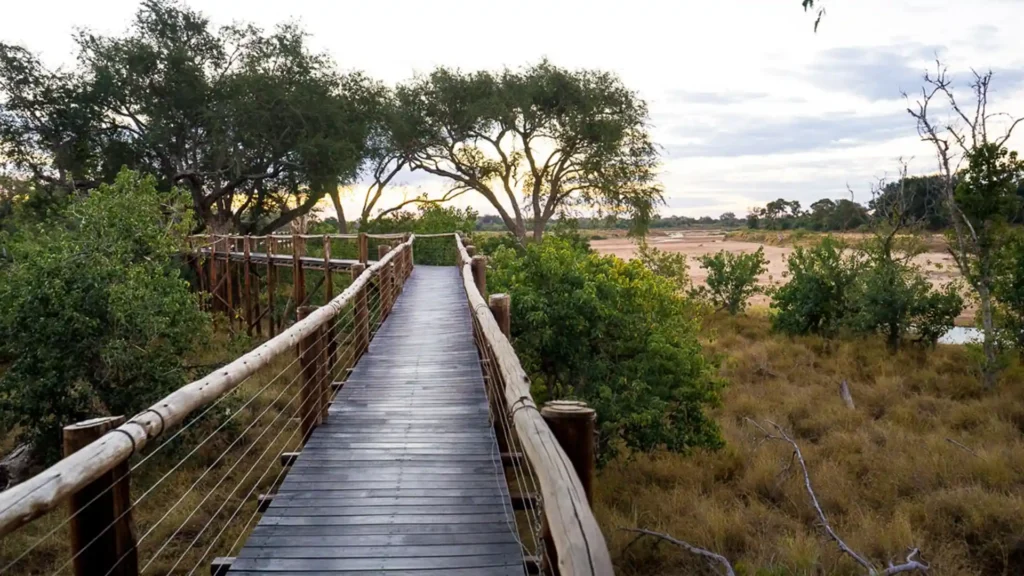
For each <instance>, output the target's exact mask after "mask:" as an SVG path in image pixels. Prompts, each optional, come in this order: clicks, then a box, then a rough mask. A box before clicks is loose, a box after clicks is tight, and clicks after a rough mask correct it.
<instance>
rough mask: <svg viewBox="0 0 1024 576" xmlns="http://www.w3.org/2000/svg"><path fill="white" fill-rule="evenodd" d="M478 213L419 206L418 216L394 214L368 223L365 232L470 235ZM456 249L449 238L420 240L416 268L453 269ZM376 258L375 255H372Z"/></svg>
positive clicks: (468, 209)
mask: <svg viewBox="0 0 1024 576" xmlns="http://www.w3.org/2000/svg"><path fill="white" fill-rule="evenodd" d="M476 219H477V213H476V211H475V210H473V209H472V208H455V207H452V206H438V205H436V204H421V205H420V207H419V210H418V211H417V212H408V211H404V210H403V211H400V212H393V213H391V214H389V215H387V216H385V217H384V218H379V219H377V220H374V221H372V222H370V223H369V224H368V225H367V226H366V229H365V230H362V232H368V233H371V234H390V233H395V232H413V233H416V234H442V233H446V232H458V231H462V232H464V233H468V232H471V231H472V230H473V229H474V228H475V227H476ZM456 253H457V248H456V246H455V239H454V238H452V237H450V236H445V237H440V238H420V239H418V240H416V244H415V247H414V249H413V259H414V261H415V263H416V264H426V265H435V266H454V265H455V262H456ZM370 257H371V258H376V254H371V256H370Z"/></svg>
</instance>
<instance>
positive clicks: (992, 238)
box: [907, 62, 1024, 386]
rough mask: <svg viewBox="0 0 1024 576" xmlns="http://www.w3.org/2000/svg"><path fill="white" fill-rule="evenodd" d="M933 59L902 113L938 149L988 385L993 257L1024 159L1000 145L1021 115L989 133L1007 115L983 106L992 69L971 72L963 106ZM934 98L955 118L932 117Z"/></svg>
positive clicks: (992, 368) (1015, 201)
mask: <svg viewBox="0 0 1024 576" xmlns="http://www.w3.org/2000/svg"><path fill="white" fill-rule="evenodd" d="M936 64H937V71H936V73H935V74H934V75H932V74H926V75H925V87H924V88H922V89H921V95H920V97H919V99H918V100H917V102H916V103H915V104H914V105H912V106H909V107H908V108H907V112H909V113H910V115H911V116H913V117H914V119H915V120H916V121H917V131H918V133H919V134H920V136H921V139H922V140H924V141H926V142H929V143H931V144H932V145H933V147H934V148H935V152H936V157H937V159H938V165H939V182H940V186H941V190H942V195H943V199H944V202H945V205H946V208H947V210H948V213H949V218H950V220H951V221H952V225H953V228H952V231H951V232H950V234H949V236H950V238H949V245H950V253H951V254H952V256H953V259H954V261H955V262H956V265H957V268H959V270H960V273H961V274H962V275H963V277H964V279H965V280H966V281H967V283H968V284H969V285H970V286H971V288H972V289H973V290H974V292H975V294H976V295H977V298H978V304H979V314H980V316H981V326H982V331H983V333H984V340H983V343H982V348H983V350H984V354H985V363H984V366H983V378H984V381H985V384H986V385H988V386H992V385H993V384H994V383H995V377H996V371H997V358H996V348H997V341H998V338H999V335H998V331H997V329H996V325H995V322H994V318H993V312H994V296H993V290H994V288H995V284H996V281H997V269H998V266H997V259H998V254H999V249H1000V247H1001V246H1002V245H1003V244H1004V243H1005V242H1006V239H1007V234H1006V222H1007V220H1008V219H1010V218H1013V217H1014V216H1015V215H1016V214H1017V211H1018V210H1019V202H1020V200H1019V197H1018V196H1017V186H1018V183H1019V182H1020V181H1021V180H1022V178H1024V162H1021V161H1020V160H1018V158H1017V153H1016V152H1010V151H1009V150H1007V148H1006V146H1005V144H1006V141H1007V140H1008V139H1009V138H1010V135H1011V134H1012V133H1013V130H1014V128H1016V126H1017V125H1018V124H1019V123H1020V122H1021V120H1024V118H1017V119H1014V118H1010V119H1009V122H1008V124H1007V126H1006V128H1005V130H1003V131H1002V134H1001V135H998V136H990V134H989V122H990V121H991V120H994V119H999V118H1001V117H1008V116H1007V115H1005V114H998V113H991V112H989V111H988V89H989V85H990V83H991V81H992V72H991V71H989V72H986V73H984V74H980V73H977V72H974V80H973V82H972V83H971V89H972V92H973V97H974V103H973V110H971V108H964V107H961V106H960V104H959V103H958V102H957V100H956V98H955V96H954V93H953V88H952V80H951V79H950V77H949V75H948V74H947V72H946V69H945V68H944V67H943V66H942V64H941V63H938V62H937V63H936ZM936 98H938V99H939V100H940V101H941V103H943V104H946V105H948V106H949V109H950V110H951V111H952V113H953V114H954V116H955V121H954V122H949V123H947V122H942V121H940V120H938V119H936V118H935V114H936V113H935V110H934V108H933V103H934V102H935V100H936Z"/></svg>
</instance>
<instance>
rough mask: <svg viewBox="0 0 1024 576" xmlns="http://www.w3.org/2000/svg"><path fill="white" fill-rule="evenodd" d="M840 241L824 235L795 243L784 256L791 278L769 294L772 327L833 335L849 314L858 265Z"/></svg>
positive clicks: (859, 260) (789, 331)
mask: <svg viewBox="0 0 1024 576" xmlns="http://www.w3.org/2000/svg"><path fill="white" fill-rule="evenodd" d="M846 248H847V246H846V244H844V243H843V242H842V241H840V240H838V239H836V238H833V237H831V236H826V237H825V238H822V239H821V241H820V242H819V243H818V244H816V245H814V246H812V247H810V248H804V247H802V246H798V247H797V248H796V249H795V250H794V251H793V253H792V254H790V255H789V258H788V260H787V265H788V270H789V277H790V280H789V282H787V283H786V284H784V285H782V286H780V287H779V288H778V289H777V290H776V291H775V295H774V297H773V298H772V303H771V308H772V310H773V315H772V328H773V329H775V330H777V331H779V332H785V333H787V334H808V333H811V334H820V335H822V336H826V337H831V336H835V335H836V334H837V333H838V332H839V330H840V329H841V328H842V326H843V325H844V323H845V322H846V321H847V319H848V318H849V315H850V313H851V310H852V292H853V290H854V285H855V283H856V281H857V275H858V273H859V271H860V269H861V265H862V263H861V259H860V257H859V256H857V255H856V254H844V251H845V250H846Z"/></svg>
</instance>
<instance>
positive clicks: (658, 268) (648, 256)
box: [636, 241, 690, 290]
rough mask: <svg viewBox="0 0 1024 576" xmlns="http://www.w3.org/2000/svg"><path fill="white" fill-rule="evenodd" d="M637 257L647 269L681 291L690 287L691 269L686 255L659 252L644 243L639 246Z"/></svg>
mask: <svg viewBox="0 0 1024 576" xmlns="http://www.w3.org/2000/svg"><path fill="white" fill-rule="evenodd" d="M636 257H637V260H639V261H640V263H641V264H643V265H644V267H645V268H647V269H648V270H650V271H651V272H653V273H654V274H655V275H656V276H660V277H662V278H665V279H666V280H668V281H670V282H672V283H673V284H675V285H676V288H678V289H679V290H684V289H686V288H688V287H689V286H690V269H689V266H687V265H686V255H685V254H680V253H678V252H665V251H664V250H658V249H657V248H654V247H652V246H650V245H649V244H647V242H645V241H642V242H640V244H639V245H638V246H637V250H636Z"/></svg>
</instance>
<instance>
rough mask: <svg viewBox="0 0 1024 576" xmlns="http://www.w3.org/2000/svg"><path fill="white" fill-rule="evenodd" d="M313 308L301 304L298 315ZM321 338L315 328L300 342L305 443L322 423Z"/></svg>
mask: <svg viewBox="0 0 1024 576" xmlns="http://www.w3.org/2000/svg"><path fill="white" fill-rule="evenodd" d="M313 310H315V308H313V307H312V306H299V308H298V309H297V310H296V311H295V313H296V317H297V318H298V319H299V320H302V319H303V318H305V317H306V316H309V314H310V312H312V311H313ZM319 340H320V330H314V331H312V332H310V334H309V335H308V336H306V337H305V338H303V339H302V340H301V341H300V342H299V366H300V368H301V370H302V388H301V391H300V393H299V402H300V404H299V426H300V432H301V434H302V443H303V445H305V443H306V440H309V435H310V434H311V433H312V432H313V428H315V427H316V426H317V425H318V424H320V418H321V416H320V415H321V410H320V402H321V401H322V397H323V394H322V392H321V390H320V386H319V385H318V384H319V382H318V379H319V376H320V374H319V372H320V370H319V364H320V362H319V358H320V350H319Z"/></svg>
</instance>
